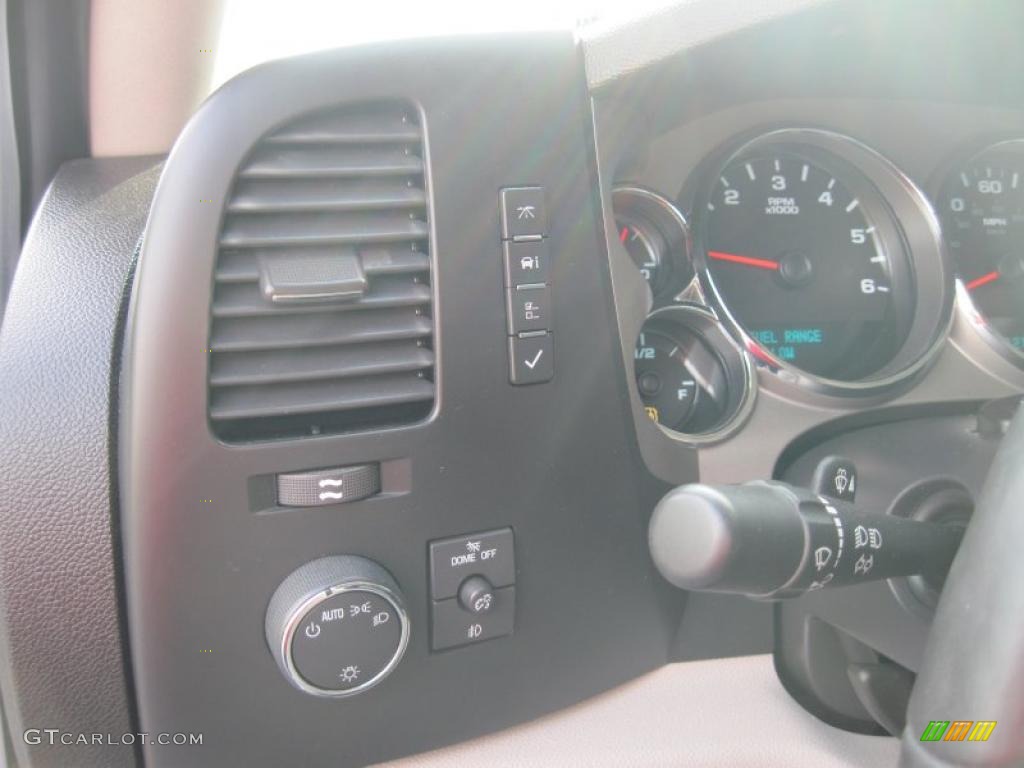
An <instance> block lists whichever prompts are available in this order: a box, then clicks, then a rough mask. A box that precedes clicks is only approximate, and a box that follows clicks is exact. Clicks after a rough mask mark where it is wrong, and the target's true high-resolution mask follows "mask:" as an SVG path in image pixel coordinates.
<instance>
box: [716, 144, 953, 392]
mask: <svg viewBox="0 0 1024 768" xmlns="http://www.w3.org/2000/svg"><path fill="white" fill-rule="evenodd" d="M835 147H838V148H839V149H840V150H843V149H845V152H840V151H833V148H835ZM857 159H860V161H861V162H856V161H857ZM865 167H866V168H867V170H864V168H865ZM869 173H870V174H871V175H869ZM886 184H888V185H889V186H890V187H891V188H892V190H893V193H894V195H896V196H897V197H900V199H899V200H898V202H897V204H898V205H901V206H903V207H904V208H906V209H907V210H908V211H909V212H910V213H911V214H913V215H916V216H917V217H918V222H917V224H918V226H917V228H916V230H917V232H918V235H915V236H918V237H920V234H921V233H922V232H923V234H925V235H928V234H930V235H931V236H930V238H929V237H924V238H923V243H924V245H922V246H921V250H922V251H924V250H926V249H927V248H930V249H931V250H930V251H929V252H928V253H929V255H928V258H933V259H935V260H940V257H941V247H940V246H939V245H938V243H937V239H938V238H937V232H938V228H937V226H934V216H932V217H931V219H930V220H929V221H928V222H927V223H930V224H932V225H933V226H931V228H930V232H928V230H929V227H928V226H927V223H926V226H924V227H921V226H920V218H921V216H927V213H928V212H929V211H930V208H926V206H927V203H926V202H924V198H923V196H921V195H920V194H919V193H918V192H917V190H916V188H909V187H908V184H907V183H905V179H904V178H903V177H902V176H901V175H898V174H897V173H896V172H895V169H892V167H891V166H889V165H888V163H886V162H885V161H884V160H882V158H881V157H880V156H878V155H876V154H875V153H873V152H871V151H870V150H867V148H865V147H863V146H862V145H858V144H856V143H855V142H853V141H852V140H849V139H844V138H843V137H839V136H836V135H835V134H829V133H826V132H823V131H811V130H791V131H777V132H774V133H771V134H767V135H765V136H763V137H761V138H759V139H755V140H754V141H753V142H750V143H748V144H747V145H745V146H744V147H742V148H741V149H740V150H739V151H738V152H736V153H735V154H733V155H732V156H731V157H730V158H729V159H728V160H727V161H726V162H725V163H724V164H723V165H721V166H719V167H718V169H717V172H716V173H715V175H714V176H713V177H712V179H711V183H710V184H709V185H708V188H707V190H706V194H705V196H704V197H703V198H702V199H701V201H700V203H699V205H700V207H701V210H700V211H699V218H698V221H697V223H696V235H697V242H698V246H699V248H698V254H697V259H698V262H699V265H700V267H701V276H702V279H703V280H704V282H705V284H706V287H707V288H708V289H709V291H710V293H711V294H712V296H713V297H714V298H715V299H716V301H717V304H718V308H719V309H720V311H721V312H723V313H724V314H725V315H726V316H727V318H728V319H729V320H731V321H732V323H733V324H734V325H735V327H736V328H737V329H738V331H739V332H740V334H741V335H742V336H743V337H744V341H745V342H746V345H747V347H748V349H750V350H751V351H752V352H753V353H754V354H755V356H757V357H758V358H760V359H761V360H762V361H763V362H766V363H768V364H770V365H774V366H776V367H779V368H788V369H792V370H795V371H798V372H800V373H802V374H805V375H808V376H809V377H811V378H814V379H817V380H819V381H827V382H831V383H838V384H840V385H842V384H846V383H858V382H868V381H877V380H879V379H883V378H886V377H892V376H894V375H896V374H899V373H900V372H902V371H904V370H905V369H906V368H908V367H909V366H911V365H912V364H913V363H915V362H916V361H917V360H918V359H919V358H920V357H921V356H922V354H923V352H924V351H925V350H926V349H927V347H928V346H929V345H930V344H933V343H934V342H935V338H936V332H937V328H938V325H939V324H940V323H937V322H936V317H937V316H938V315H940V314H941V313H942V311H943V310H937V311H936V308H935V307H934V306H931V305H932V304H934V303H935V302H934V300H933V299H934V296H932V297H931V298H929V300H928V302H925V303H926V304H928V305H929V306H927V307H926V309H927V312H928V313H931V314H932V315H935V316H936V317H932V318H931V320H930V323H929V324H926V325H927V328H924V330H926V331H928V333H927V339H925V337H924V336H922V330H921V329H918V328H915V317H916V316H917V315H918V312H917V310H918V290H917V284H916V281H915V277H914V268H913V267H914V265H913V263H912V262H913V250H912V248H911V246H910V244H909V243H908V240H907V237H906V235H905V228H904V226H903V222H902V221H900V220H899V218H898V217H897V214H896V211H895V210H894V208H893V205H892V204H891V203H890V201H889V200H888V199H887V197H886V195H885V193H883V191H882V189H881V187H884V186H885V185H886ZM906 198H910V200H909V201H908V200H907V199H906ZM908 202H910V203H912V204H911V205H908V204H907V203H908ZM922 206H924V208H922ZM911 228H912V229H913V228H914V227H913V226H912V227H911ZM940 271H942V272H943V274H944V276H948V274H946V273H945V271H944V270H940ZM934 287H935V286H933V285H932V284H930V285H929V290H930V291H932V293H934ZM941 294H942V291H941V289H940V291H939V300H938V303H939V304H941V303H942V301H943V300H942V298H941Z"/></svg>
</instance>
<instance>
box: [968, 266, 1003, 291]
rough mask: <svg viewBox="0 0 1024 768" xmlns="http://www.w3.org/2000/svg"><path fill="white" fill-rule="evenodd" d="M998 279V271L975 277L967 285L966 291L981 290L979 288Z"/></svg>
mask: <svg viewBox="0 0 1024 768" xmlns="http://www.w3.org/2000/svg"><path fill="white" fill-rule="evenodd" d="M998 279H999V272H998V271H993V272H989V273H988V274H985V275H982V276H981V277H976V278H974V279H973V280H971V281H970V282H969V283H968V284H967V290H968V291H973V290H974V289H975V288H981V286H983V285H988V284H989V283H992V282H995V281H996V280H998Z"/></svg>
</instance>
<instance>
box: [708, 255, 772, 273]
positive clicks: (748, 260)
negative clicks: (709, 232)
mask: <svg viewBox="0 0 1024 768" xmlns="http://www.w3.org/2000/svg"><path fill="white" fill-rule="evenodd" d="M708 257H709V258H712V259H718V261H731V262H732V263H733V264H743V265H745V266H748V267H757V268H758V269H771V270H775V271H778V269H779V262H777V261H772V260H771V259H755V258H754V257H752V256H740V255H739V254H737V253H723V252H722V251H708Z"/></svg>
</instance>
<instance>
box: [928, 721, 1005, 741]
mask: <svg viewBox="0 0 1024 768" xmlns="http://www.w3.org/2000/svg"><path fill="white" fill-rule="evenodd" d="M995 728H996V721H995V720H977V721H975V720H953V721H952V722H950V721H949V720H932V721H931V722H930V723H928V726H927V727H926V728H925V729H924V733H922V734H921V741H988V738H989V736H991V735H992V731H994V730H995Z"/></svg>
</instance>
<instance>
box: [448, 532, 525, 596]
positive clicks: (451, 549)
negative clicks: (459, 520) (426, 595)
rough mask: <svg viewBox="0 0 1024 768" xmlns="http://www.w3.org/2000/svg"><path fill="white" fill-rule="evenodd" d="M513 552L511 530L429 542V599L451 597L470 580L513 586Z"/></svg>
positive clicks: (513, 542) (514, 571)
mask: <svg viewBox="0 0 1024 768" xmlns="http://www.w3.org/2000/svg"><path fill="white" fill-rule="evenodd" d="M514 548H515V539H514V537H513V535H512V529H511V528H501V529H499V530H496V531H485V532H482V533H474V534H469V535H465V536H456V537H454V538H451V539H441V540H439V541H432V542H430V594H431V596H432V597H433V599H434V600H446V599H448V598H452V597H455V596H456V595H457V594H458V592H459V586H460V585H461V584H462V583H463V582H464V581H465V580H466V579H467V578H469V577H470V576H483V577H484V578H485V579H487V581H488V582H490V583H491V584H492V585H493V586H495V587H507V586H509V585H510V584H514V583H515V580H516V562H515V549H514ZM455 602H456V603H458V601H455ZM456 607H457V608H458V610H460V611H461V610H462V608H461V607H458V605H456ZM468 615H469V614H468V613H467V616H468Z"/></svg>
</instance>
